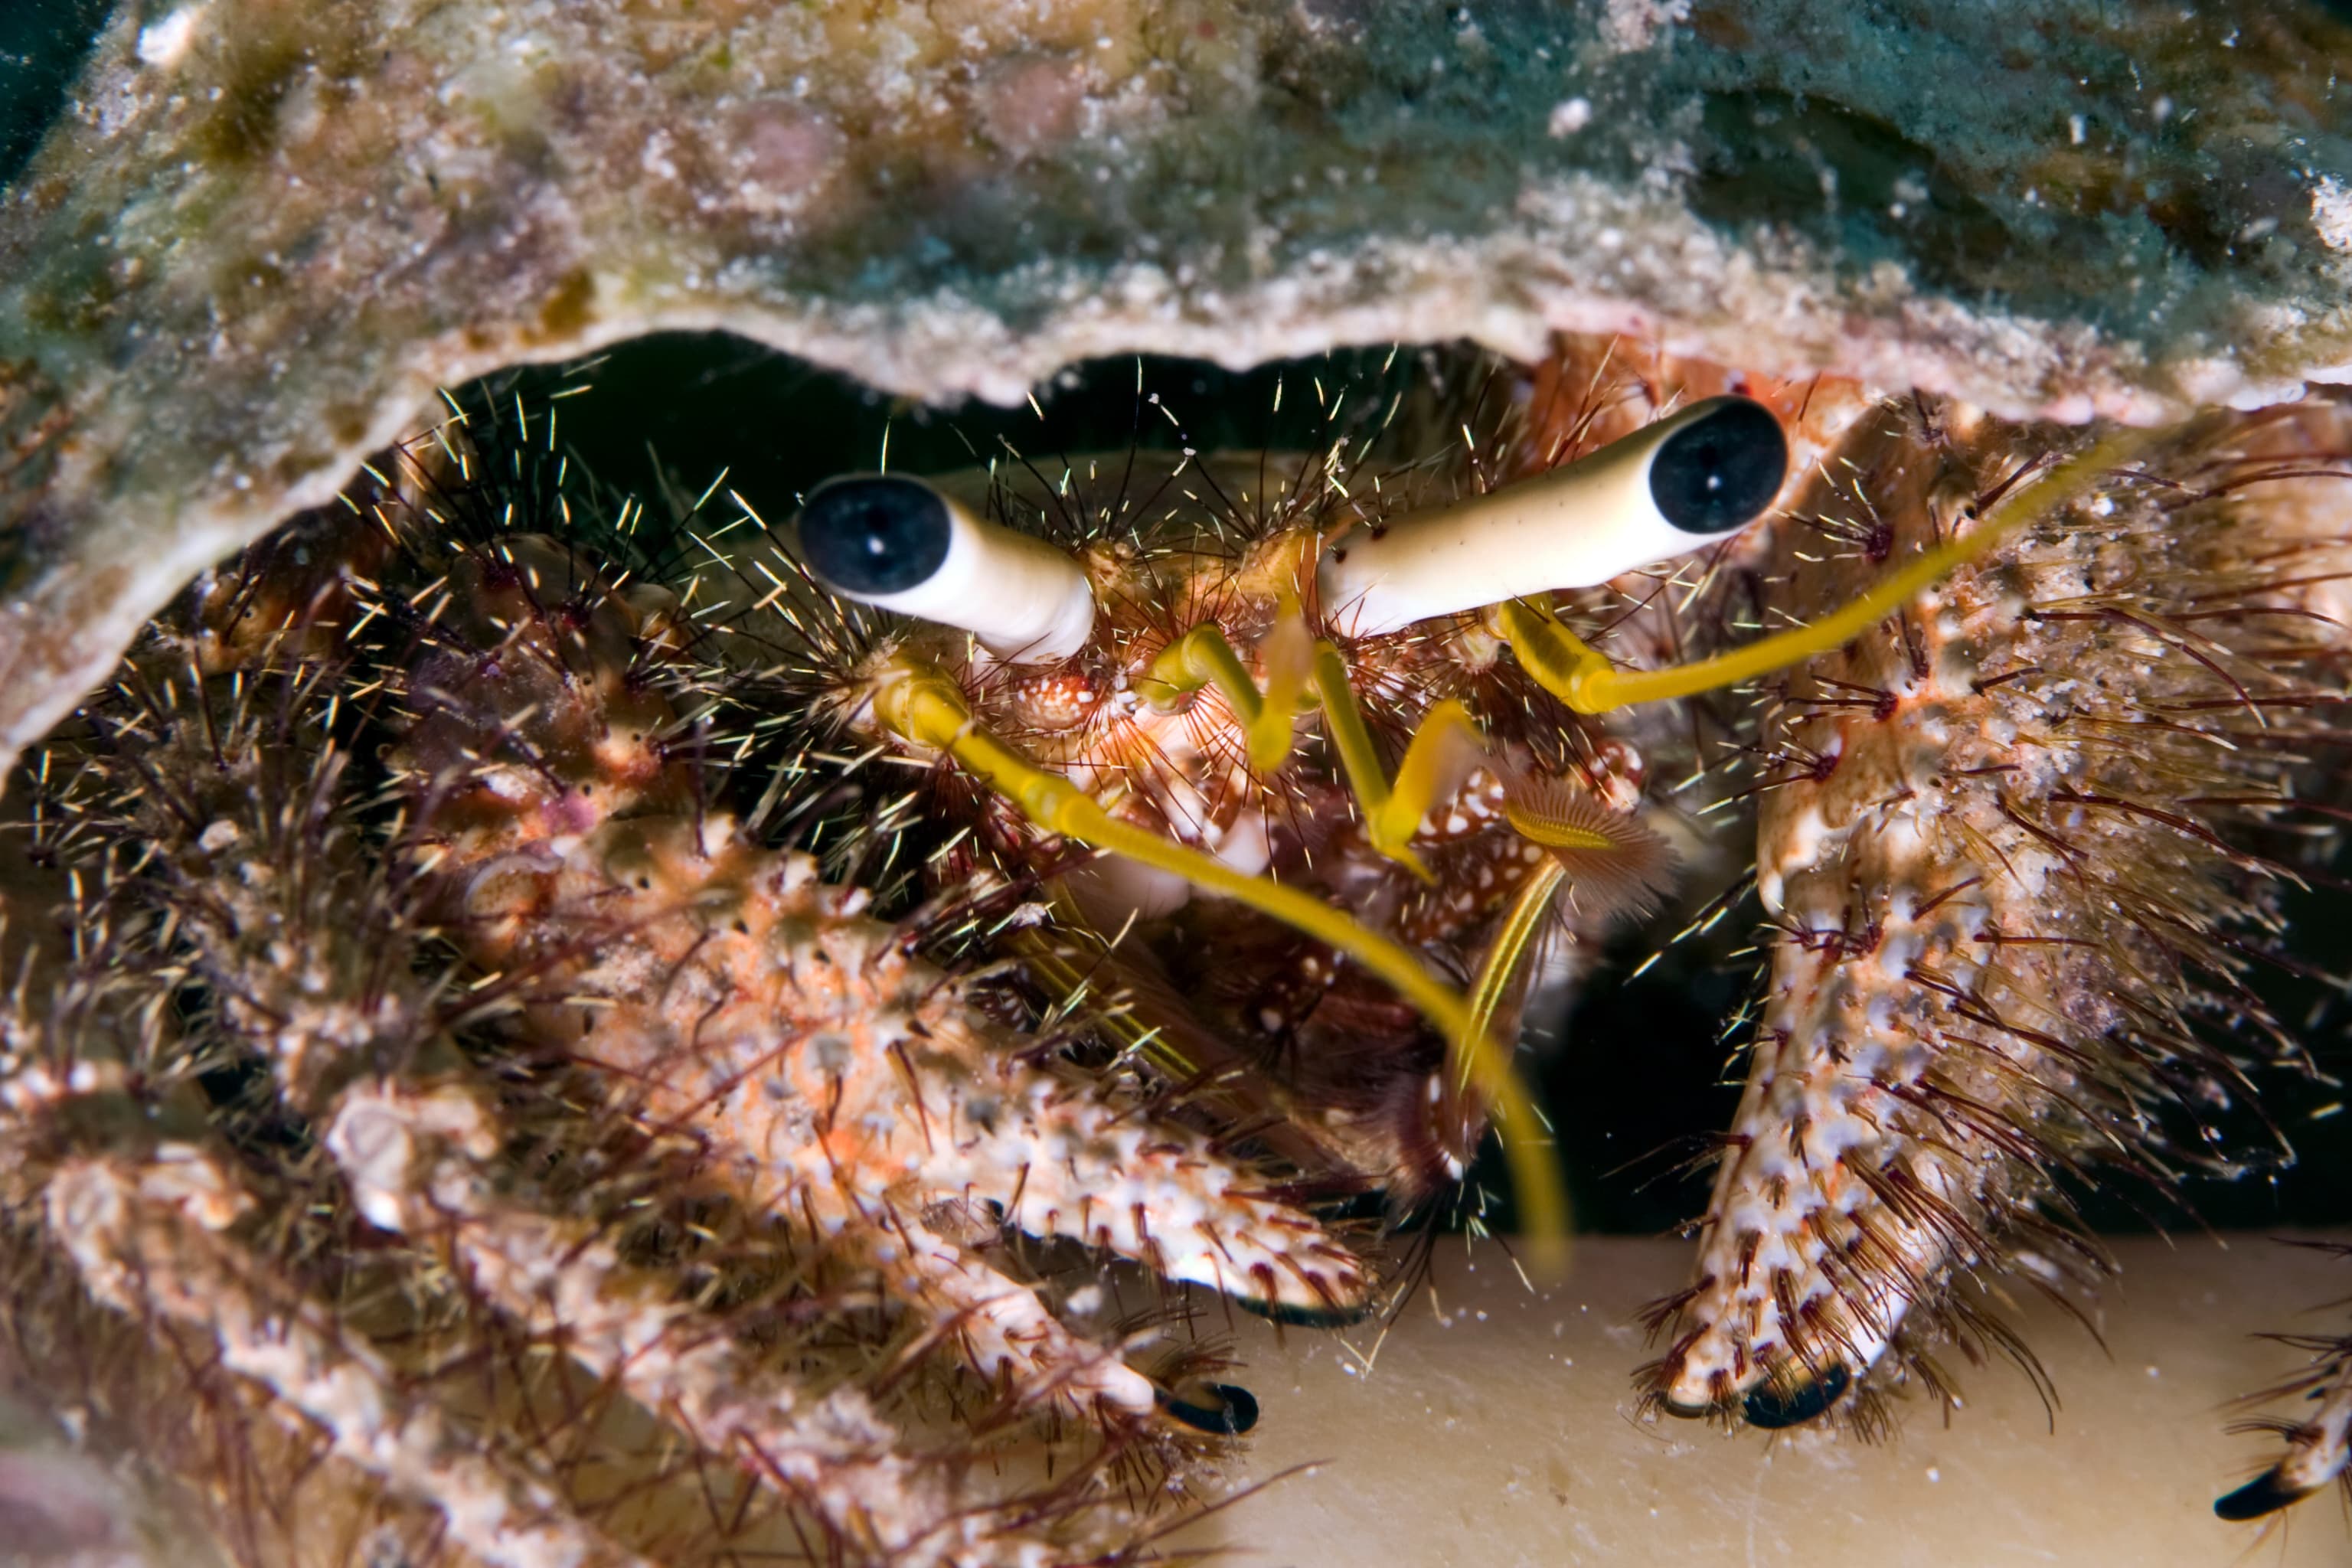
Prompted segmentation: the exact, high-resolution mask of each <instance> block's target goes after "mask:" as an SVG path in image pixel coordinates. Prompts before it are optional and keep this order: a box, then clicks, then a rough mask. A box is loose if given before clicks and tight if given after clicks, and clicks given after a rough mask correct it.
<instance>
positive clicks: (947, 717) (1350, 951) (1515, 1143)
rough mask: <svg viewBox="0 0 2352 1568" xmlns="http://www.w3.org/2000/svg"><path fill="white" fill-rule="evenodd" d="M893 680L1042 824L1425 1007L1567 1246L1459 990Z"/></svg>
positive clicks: (1546, 1147)
mask: <svg viewBox="0 0 2352 1568" xmlns="http://www.w3.org/2000/svg"><path fill="white" fill-rule="evenodd" d="M892 673H893V674H894V675H895V679H887V681H886V683H885V684H884V685H883V686H882V688H881V689H880V690H878V691H877V693H876V694H875V700H874V710H875V714H876V717H877V718H878V719H879V720H880V721H881V722H882V723H883V724H885V725H886V726H887V727H888V728H889V729H891V730H892V731H896V732H897V733H898V734H900V735H903V736H905V737H907V738H908V739H909V740H911V741H913V742H916V743H917V744H919V745H924V746H930V747H934V748H937V749H938V750H940V751H942V752H947V753H948V754H949V755H950V756H951V757H953V758H954V759H955V760H956V761H957V762H958V763H961V765H962V766H963V767H965V768H966V769H968V770H970V771H971V773H976V774H978V775H979V776H980V777H981V778H982V779H983V780H985V781H986V782H987V783H988V784H990V785H991V786H992V788H994V789H995V790H997V791H998V792H999V793H1000V794H1002V795H1004V796H1005V797H1006V798H1007V799H1009V800H1011V801H1013V804H1015V805H1018V806H1019V807H1020V808H1021V810H1022V813H1023V815H1024V816H1027V817H1028V818H1029V820H1030V821H1031V822H1033V823H1034V824H1036V825H1037V826H1039V827H1041V828H1043V829H1044V830H1045V831H1046V832H1048V833H1053V834H1058V835H1060V836H1061V837H1066V838H1072V839H1076V840H1077V841H1078V842H1079V843H1082V844H1088V845H1091V846H1093V847H1096V848H1098V849H1108V850H1109V851H1110V852H1112V853H1113V854H1115V855H1123V856H1125V857H1127V858H1129V859H1131V860H1134V861H1136V862H1138V863H1139V864H1141V865H1144V866H1149V867H1151V868H1155V869H1158V870H1163V871H1169V872H1172V873H1173V874H1175V875H1177V876H1179V877H1182V878H1183V879H1186V880H1187V881H1189V882H1191V883H1192V884H1193V885H1194V886H1195V887H1199V888H1202V889H1206V890H1208V891H1210V892H1213V893H1222V894H1223V895H1225V896H1226V897H1228V898H1231V899H1234V900H1237V901H1239V902H1241V903H1244V904H1245V905H1247V906H1248V907H1250V908H1252V909H1255V910H1258V911H1259V912H1261V913H1263V914H1265V915H1268V916H1271V917H1272V918H1273V919H1276V920H1278V921H1283V922H1284V923H1285V924H1287V925H1289V926H1292V927H1293V928H1295V929H1297V930H1298V931H1303V932H1304V933H1306V934H1307V935H1308V936H1311V937H1313V938H1314V939H1316V940H1317V941H1318V942H1323V943H1324V944H1325V945H1327V946H1328V947H1331V948H1333V949H1335V950H1337V951H1339V952H1343V953H1345V954H1347V955H1348V956H1349V957H1350V958H1352V959H1354V960H1355V961H1356V962H1357V963H1361V964H1362V965H1364V967H1365V968H1367V969H1369V970H1370V971H1371V972H1372V973H1375V974H1377V975H1379V976H1380V977H1381V979H1382V980H1384V981H1386V982H1387V983H1388V984H1390V985H1391V986H1392V987H1394V988H1395V989H1396V991H1397V992H1398V993H1399V994H1401V995H1402V996H1403V997H1404V998H1405V999H1406V1000H1407V1001H1409V1002H1411V1003H1412V1005H1414V1006H1415V1007H1417V1008H1419V1009H1420V1010H1421V1012H1422V1014H1423V1016H1426V1017H1428V1018H1429V1019H1430V1020H1431V1021H1432V1022H1433V1023H1435V1024H1436V1025H1437V1026H1438V1028H1439V1030H1440V1031H1441V1032H1442V1033H1443V1034H1444V1036H1445V1038H1446V1042H1447V1045H1448V1046H1449V1047H1451V1049H1452V1050H1453V1052H1454V1056H1455V1058H1456V1059H1457V1060H1458V1061H1459V1062H1460V1064H1461V1068H1460V1076H1461V1080H1462V1081H1463V1082H1464V1083H1465V1084H1467V1085H1470V1086H1472V1087H1474V1088H1475V1089H1476V1090H1477V1091H1478V1093H1479V1094H1480V1096H1481V1097H1482V1098H1484V1099H1485V1100H1486V1103H1487V1104H1489V1105H1491V1106H1492V1107H1494V1114H1495V1121H1496V1125H1497V1127H1498V1128H1499V1129H1500V1131H1501V1133H1502V1143H1503V1151H1504V1154H1505V1157H1506V1159H1507V1161H1508V1162H1509V1164H1510V1168H1511V1176H1512V1182H1513V1185H1514V1186H1515V1187H1516V1188H1517V1191H1518V1193H1519V1195H1520V1200H1521V1202H1522V1203H1523V1204H1524V1205H1525V1207H1526V1212H1527V1229H1528V1235H1529V1237H1531V1238H1532V1239H1533V1240H1534V1242H1535V1244H1536V1246H1537V1247H1538V1249H1539V1250H1542V1251H1549V1250H1553V1249H1556V1248H1557V1247H1558V1246H1559V1241H1560V1238H1561V1237H1563V1236H1564V1235H1565V1234H1566V1215H1565V1212H1564V1210H1563V1208H1562V1205H1561V1201H1560V1182H1559V1166H1558V1162H1557V1160H1556V1159H1555V1157H1554V1155H1553V1153H1552V1150H1551V1144H1550V1138H1549V1133H1547V1132H1546V1131H1544V1128H1543V1124H1542V1122H1541V1121H1540V1120H1539V1119H1538V1116H1537V1115H1536V1112H1535V1108H1534V1105H1533V1103H1532V1102H1531V1101H1530V1100H1528V1096H1527V1092H1526V1090H1525V1089H1522V1088H1521V1087H1520V1086H1519V1083H1518V1079H1517V1075H1516V1074H1514V1073H1513V1072H1512V1070H1511V1067H1510V1061H1509V1058H1508V1057H1507V1056H1506V1055H1505V1054H1503V1053H1502V1052H1501V1051H1499V1050H1497V1049H1496V1047H1495V1045H1494V1044H1493V1042H1492V1041H1490V1040H1489V1039H1487V1038H1486V1036H1485V1035H1484V1034H1483V1033H1482V1032H1481V1031H1479V1030H1477V1029H1475V1028H1474V1027H1473V1026H1472V1023H1471V1017H1470V1010H1469V1008H1468V1006H1467V1005H1465V1003H1464V1001H1463V999H1462V998H1461V996H1460V995H1458V994H1456V993H1455V992H1454V990H1453V989H1452V988H1451V987H1450V986H1448V985H1446V984H1444V982H1442V981H1440V980H1438V979H1437V978H1436V977H1435V976H1434V975H1433V974H1431V973H1429V971H1428V970H1426V969H1424V968H1423V966H1422V964H1421V963H1420V961H1419V960H1418V959H1416V958H1414V957H1413V955H1412V953H1410V952H1406V951H1405V950H1404V949H1403V948H1402V947H1400V946H1399V945H1397V944H1396V943H1395V942H1391V941H1389V940H1387V939H1386V938H1384V937H1381V936H1380V935H1378V934H1376V933H1374V932H1373V931H1370V930H1368V929H1366V928H1365V927H1364V926H1362V925H1361V924H1360V923H1358V922H1357V921H1354V920H1353V919H1351V918H1349V916H1348V915H1347V914H1346V913H1344V912H1343V911H1341V910H1335V909H1333V908H1331V907H1330V906H1329V905H1328V904H1326V903H1323V902H1322V901H1321V900H1317V899H1314V898H1311V897H1309V896H1307V894H1305V893H1303V892H1300V891H1299V890H1298V889H1295V888H1288V887H1285V886H1283V885H1282V884H1281V883H1278V882H1274V881H1270V880H1268V879H1265V878H1261V877H1251V876H1246V875H1244V874H1243V873H1242V872H1240V871H1237V870H1235V869H1234V868H1232V867H1230V866H1227V865H1225V864H1224V863H1223V862H1222V861H1220V860H1218V859H1216V858H1213V857H1212V856H1208V855H1204V854H1202V853H1201V852H1200V851H1198V850H1195V849H1191V848H1188V847H1185V846H1183V845H1181V844H1177V843H1173V842H1171V841H1170V840H1169V839H1166V838H1163V837H1160V836H1159V835H1158V834H1155V833H1151V832H1149V831H1147V830H1146V829H1143V828H1140V827H1138V826H1134V825H1133V824H1131V823H1126V822H1121V821H1119V820H1118V818H1116V817H1114V816H1111V815H1110V813H1109V812H1108V811H1106V810H1104V809H1103V807H1102V805H1101V803H1099V802H1098V801H1097V800H1095V799H1094V798H1093V797H1092V796H1091V795H1087V793H1086V792H1085V791H1084V790H1081V789H1080V788H1078V786H1077V785H1076V784H1072V783H1071V782H1070V781H1069V780H1068V779H1066V778H1064V777H1062V776H1061V775H1060V774H1058V773H1051V772H1049V771H1047V770H1046V769H1044V768H1041V767H1039V766H1037V765H1036V764H1035V763H1032V762H1030V761H1029V760H1028V759H1027V758H1025V757H1024V756H1022V755H1020V753H1018V752H1015V751H1013V749H1012V748H1011V747H1009V746H1007V745H1005V744H1004V743H1003V742H1002V741H999V740H997V739H996V738H995V737H994V736H992V735H990V734H988V733H987V732H986V731H983V730H982V729H981V728H980V725H979V722H978V721H977V720H976V719H975V718H974V716H973V714H972V711H971V707H970V705H969V704H967V703H966V702H965V700H964V697H963V692H962V689H961V688H960V687H958V686H957V685H956V683H955V682H953V681H952V680H950V679H947V678H946V677H945V676H943V675H940V673H939V672H937V671H936V670H932V669H929V668H922V667H919V666H909V665H904V664H902V665H901V666H900V667H899V668H898V669H897V670H895V671H894V672H892Z"/></svg>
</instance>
